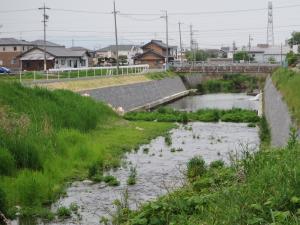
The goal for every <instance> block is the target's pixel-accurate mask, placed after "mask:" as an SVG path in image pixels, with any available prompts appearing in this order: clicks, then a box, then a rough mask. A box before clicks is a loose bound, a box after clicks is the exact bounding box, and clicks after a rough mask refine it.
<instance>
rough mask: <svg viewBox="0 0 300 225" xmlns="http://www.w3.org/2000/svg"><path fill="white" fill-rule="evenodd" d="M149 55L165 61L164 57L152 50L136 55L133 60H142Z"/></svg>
mask: <svg viewBox="0 0 300 225" xmlns="http://www.w3.org/2000/svg"><path fill="white" fill-rule="evenodd" d="M149 54H154V55H156V56H158V57H159V58H162V59H165V58H166V57H165V56H164V55H161V54H159V53H157V52H155V51H154V50H152V49H149V50H147V51H145V52H144V53H142V54H138V55H136V56H135V57H134V59H140V58H142V57H143V56H145V55H149Z"/></svg>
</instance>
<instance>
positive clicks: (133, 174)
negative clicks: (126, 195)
mask: <svg viewBox="0 0 300 225" xmlns="http://www.w3.org/2000/svg"><path fill="white" fill-rule="evenodd" d="M136 176H137V172H136V168H135V167H131V168H130V174H129V176H128V179H127V184H128V185H135V184H136Z"/></svg>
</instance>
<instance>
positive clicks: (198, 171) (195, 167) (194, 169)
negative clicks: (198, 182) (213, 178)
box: [187, 156, 207, 179]
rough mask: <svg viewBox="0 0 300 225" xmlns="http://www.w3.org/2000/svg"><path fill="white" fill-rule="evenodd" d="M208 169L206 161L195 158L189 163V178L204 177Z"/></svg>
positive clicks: (198, 157)
mask: <svg viewBox="0 0 300 225" xmlns="http://www.w3.org/2000/svg"><path fill="white" fill-rule="evenodd" d="M206 170H207V168H206V165H205V161H204V159H203V158H202V157H201V156H195V157H193V158H192V159H190V160H189V161H188V163H187V176H188V178H190V179H194V178H195V177H198V176H202V175H203V174H204V173H205V172H206Z"/></svg>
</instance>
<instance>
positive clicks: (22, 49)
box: [0, 45, 32, 52]
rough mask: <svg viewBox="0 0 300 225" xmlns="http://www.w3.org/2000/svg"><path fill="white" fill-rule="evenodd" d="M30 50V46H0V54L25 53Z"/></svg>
mask: <svg viewBox="0 0 300 225" xmlns="http://www.w3.org/2000/svg"><path fill="white" fill-rule="evenodd" d="M14 48H16V50H15V49H14ZM31 48H32V46H13V45H12V46H0V52H25V51H27V50H29V49H31Z"/></svg>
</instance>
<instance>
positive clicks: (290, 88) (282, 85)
mask: <svg viewBox="0 0 300 225" xmlns="http://www.w3.org/2000/svg"><path fill="white" fill-rule="evenodd" d="M272 80H273V82H274V84H275V85H276V87H277V88H278V90H279V91H280V92H281V94H282V95H283V97H284V100H285V102H286V103H287V105H288V107H289V110H290V112H291V114H292V115H293V117H294V120H295V122H296V123H297V125H298V127H300V101H299V99H300V88H299V87H300V73H299V72H295V71H293V70H289V69H278V70H276V71H275V72H274V73H273V75H272Z"/></svg>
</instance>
